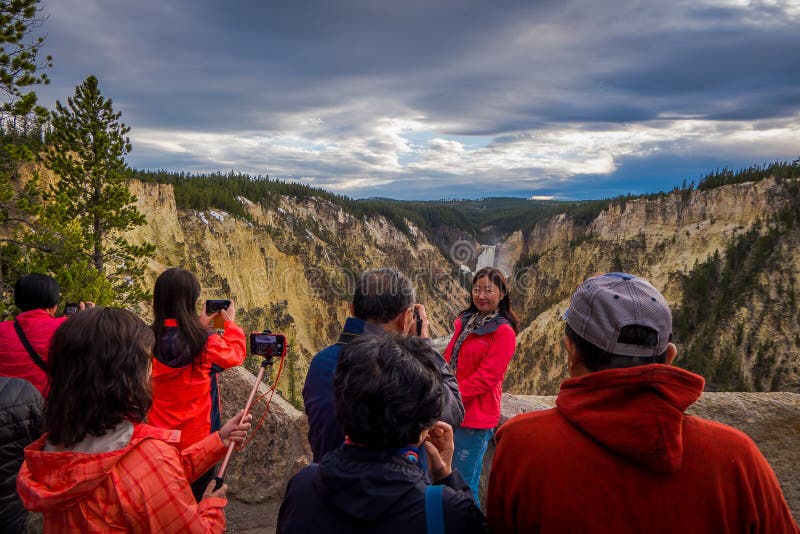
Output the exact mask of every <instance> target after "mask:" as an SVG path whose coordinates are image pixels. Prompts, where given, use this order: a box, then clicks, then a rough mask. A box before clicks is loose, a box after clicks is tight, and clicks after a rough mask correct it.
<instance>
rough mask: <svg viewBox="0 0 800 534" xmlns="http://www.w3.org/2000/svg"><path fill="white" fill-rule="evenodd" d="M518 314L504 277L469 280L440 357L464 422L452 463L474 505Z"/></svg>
mask: <svg viewBox="0 0 800 534" xmlns="http://www.w3.org/2000/svg"><path fill="white" fill-rule="evenodd" d="M518 324H519V322H518V320H517V316H516V315H515V314H514V312H513V311H512V310H511V303H510V301H509V298H508V287H507V285H506V277H505V276H504V275H503V273H502V272H501V271H500V270H498V269H494V268H490V267H484V268H483V269H480V270H479V271H478V272H477V273H475V276H474V277H473V279H472V300H471V302H470V305H469V307H468V308H467V309H466V310H464V311H463V312H461V314H460V315H459V317H458V319H456V322H455V325H454V326H455V333H454V334H453V338H452V339H451V340H450V343H449V344H448V345H447V349H446V350H445V353H444V359H445V360H447V362H448V363H449V364H450V368H451V369H453V372H454V373H455V375H456V378H457V379H458V389H459V391H460V392H461V400H462V401H463V402H464V421H463V422H462V423H461V426H460V427H458V428H456V429H455V444H456V451H455V454H454V456H453V465H454V466H455V467H457V468H458V470H459V471H460V472H461V474H462V475H463V476H464V478H465V479H466V480H467V483H468V484H469V485H470V488H472V494H473V495H474V496H475V500H476V501H478V483H479V482H480V479H481V468H482V467H483V456H484V454H485V453H486V448H487V446H488V445H489V440H490V439H491V437H492V433H493V432H494V428H495V427H496V426H497V423H499V422H500V398H501V396H502V394H503V390H502V385H503V378H504V377H505V374H506V369H508V364H509V362H510V361H511V357H512V356H513V355H514V349H515V348H516V346H517V337H516V336H517V327H518Z"/></svg>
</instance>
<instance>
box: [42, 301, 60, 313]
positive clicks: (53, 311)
mask: <svg viewBox="0 0 800 534" xmlns="http://www.w3.org/2000/svg"><path fill="white" fill-rule="evenodd" d="M57 310H58V304H56V305H55V306H50V307H49V308H45V309H44V311H46V312H47V313H49V314H50V315H55V314H56V311H57Z"/></svg>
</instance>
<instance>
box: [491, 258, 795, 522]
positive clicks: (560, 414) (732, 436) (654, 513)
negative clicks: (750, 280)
mask: <svg viewBox="0 0 800 534" xmlns="http://www.w3.org/2000/svg"><path fill="white" fill-rule="evenodd" d="M564 319H565V321H566V325H565V328H564V329H565V335H564V338H563V345H564V348H565V350H566V352H567V360H568V367H569V374H570V378H569V379H567V380H565V381H564V383H563V384H562V385H561V391H560V392H559V394H558V398H557V400H556V407H555V408H553V409H551V410H544V411H539V412H533V413H528V414H523V415H519V416H517V417H514V418H513V419H512V420H511V421H509V422H508V423H506V424H505V425H503V427H502V428H501V429H500V430H499V431H498V433H497V436H496V440H497V448H496V450H495V455H494V461H493V463H492V469H491V472H490V478H489V491H488V495H487V516H488V520H489V526H490V529H491V531H492V532H600V531H602V532H648V533H658V532H665V533H666V532H681V531H683V532H764V533H767V532H790V533H797V532H800V530H798V528H797V525H796V523H795V521H794V519H793V518H792V515H791V513H790V511H789V508H788V506H787V505H786V501H785V499H784V497H783V493H782V491H781V488H780V486H779V485H778V481H777V479H776V478H775V474H774V473H773V471H772V469H771V468H770V466H769V464H768V463H767V461H766V460H765V459H764V457H763V456H762V455H761V453H760V452H759V450H758V448H757V447H756V445H755V444H754V443H753V441H752V440H751V439H750V438H749V437H747V436H746V435H745V434H743V433H742V432H740V431H738V430H736V429H734V428H731V427H729V426H726V425H723V424H720V423H715V422H712V421H707V420H704V419H700V418H698V417H693V416H689V415H686V414H685V413H684V412H685V410H686V408H688V407H689V406H690V405H691V404H692V403H694V402H695V401H696V400H697V399H698V398H699V397H700V395H701V394H702V392H703V386H704V380H703V378H702V377H700V376H698V375H696V374H693V373H690V372H688V371H685V370H683V369H679V368H678V367H673V366H671V365H670V364H671V363H672V361H673V360H674V359H675V357H676V356H677V353H678V351H677V348H676V347H675V345H674V344H673V343H672V313H671V312H670V309H669V305H668V304H667V302H666V300H665V299H664V296H663V295H662V294H661V293H660V292H659V291H658V290H657V289H656V288H655V287H653V285H652V284H650V283H649V282H648V281H647V280H644V279H642V278H639V277H637V276H634V275H630V274H626V273H608V274H604V275H600V276H594V277H592V278H589V279H588V280H586V281H585V282H583V284H581V285H580V286H579V287H578V288H577V289H576V290H575V293H573V295H572V298H571V301H570V307H569V309H568V310H567V312H566V313H565V314H564Z"/></svg>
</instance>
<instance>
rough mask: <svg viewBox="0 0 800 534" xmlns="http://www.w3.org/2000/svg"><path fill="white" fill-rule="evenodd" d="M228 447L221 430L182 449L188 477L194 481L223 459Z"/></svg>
mask: <svg viewBox="0 0 800 534" xmlns="http://www.w3.org/2000/svg"><path fill="white" fill-rule="evenodd" d="M227 450H228V448H227V447H225V445H223V444H222V438H221V437H220V435H219V432H214V433H213V434H209V435H208V437H206V438H204V439H201V440H200V441H198V442H197V443H194V444H193V445H189V446H188V447H186V448H185V449H183V450H182V451H181V463H182V464H183V472H184V473H185V474H186V475H185V476H186V478H187V479H189V480H190V481H192V482H194V481H195V480H197V479H198V478H199V477H200V475H202V474H203V473H205V472H206V471H208V470H209V469H211V467H212V466H213V465H214V464H216V463H217V462H219V461H220V460H222V457H223V456H225V451H227Z"/></svg>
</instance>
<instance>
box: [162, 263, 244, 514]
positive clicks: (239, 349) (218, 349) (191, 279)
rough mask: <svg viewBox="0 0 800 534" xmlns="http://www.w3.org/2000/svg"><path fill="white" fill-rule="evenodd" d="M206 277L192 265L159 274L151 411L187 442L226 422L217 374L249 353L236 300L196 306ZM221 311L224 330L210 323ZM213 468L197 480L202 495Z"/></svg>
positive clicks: (197, 490)
mask: <svg viewBox="0 0 800 534" xmlns="http://www.w3.org/2000/svg"><path fill="white" fill-rule="evenodd" d="M199 298H200V283H199V282H198V281H197V278H196V277H195V276H194V274H192V273H191V272H190V271H187V270H186V269H181V268H179V267H173V268H171V269H167V270H166V271H164V272H163V273H161V276H159V277H158V279H157V280H156V285H155V289H154V290H153V313H154V316H155V319H154V321H153V332H154V333H155V338H156V344H155V347H154V349H153V407H152V409H151V410H150V413H149V415H148V416H147V419H148V422H149V423H150V424H151V425H154V426H157V427H161V428H174V429H177V430H180V431H181V442H180V445H181V448H184V447H187V446H189V445H191V444H193V443H195V442H198V441H200V440H202V439H203V438H205V437H206V436H208V435H209V434H211V433H213V432H215V431H217V430H218V429H219V428H220V404H219V389H218V387H217V378H216V374H217V373H218V372H220V371H222V370H223V369H228V368H229V367H234V366H236V365H241V364H242V362H244V358H245V351H246V346H245V336H244V332H243V331H242V329H241V328H239V327H238V326H237V325H236V323H235V322H234V318H235V317H236V309H235V307H234V304H233V301H231V303H230V306H229V307H228V309H226V310H222V311H220V312H217V313H215V314H213V315H211V316H208V315H206V311H205V307H204V308H203V311H202V312H201V313H200V316H199V317H198V315H197V312H196V308H195V306H196V305H197V300H198V299H199ZM217 314H220V315H221V316H222V318H223V319H224V321H225V322H224V331H223V333H222V335H219V334H217V333H213V332H212V331H211V330H210V329H209V325H210V324H211V321H212V320H213V319H214V318H216V316H217ZM213 477H214V470H213V469H209V470H208V472H206V473H205V474H204V475H203V476H202V477H200V478H199V479H198V480H197V481H196V482H195V483H193V484H192V491H193V492H194V495H195V498H196V499H198V500H199V498H200V496H202V494H203V490H205V487H206V485H207V484H208V481H209V480H211V479H212V478H213Z"/></svg>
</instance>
